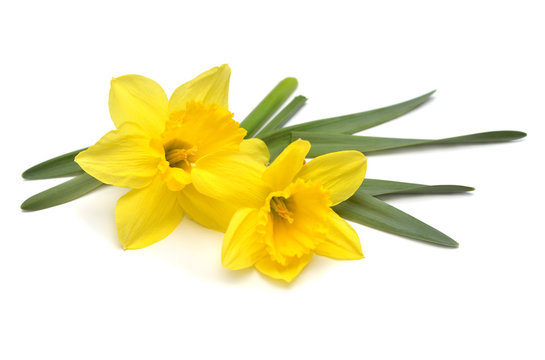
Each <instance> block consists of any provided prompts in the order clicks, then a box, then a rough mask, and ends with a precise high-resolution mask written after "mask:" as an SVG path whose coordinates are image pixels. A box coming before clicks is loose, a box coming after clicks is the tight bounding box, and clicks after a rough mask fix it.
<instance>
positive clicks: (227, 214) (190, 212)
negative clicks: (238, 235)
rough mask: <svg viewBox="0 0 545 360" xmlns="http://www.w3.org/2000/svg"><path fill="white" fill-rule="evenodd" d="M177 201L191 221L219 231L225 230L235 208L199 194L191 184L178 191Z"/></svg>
mask: <svg viewBox="0 0 545 360" xmlns="http://www.w3.org/2000/svg"><path fill="white" fill-rule="evenodd" d="M179 201H180V205H181V206H182V209H183V210H184V213H185V214H186V215H187V216H189V217H190V218H191V219H192V220H193V221H195V222H196V223H198V224H201V225H202V226H205V227H207V228H209V229H212V230H216V231H221V232H225V230H227V227H228V226H229V221H230V220H231V218H232V217H233V214H234V213H235V211H236V210H237V208H236V207H235V206H233V205H232V204H230V203H227V202H223V201H219V200H216V199H213V198H211V197H208V196H206V195H203V194H201V193H200V192H198V191H197V190H196V189H195V187H194V186H193V185H191V184H190V185H187V186H186V187H184V188H183V190H182V191H181V192H180V197H179Z"/></svg>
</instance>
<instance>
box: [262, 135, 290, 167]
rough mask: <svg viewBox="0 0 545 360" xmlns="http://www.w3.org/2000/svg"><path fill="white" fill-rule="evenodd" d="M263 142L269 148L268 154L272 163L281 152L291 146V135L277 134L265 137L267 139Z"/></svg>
mask: <svg viewBox="0 0 545 360" xmlns="http://www.w3.org/2000/svg"><path fill="white" fill-rule="evenodd" d="M263 141H264V142H265V144H267V147H268V148H269V153H270V154H271V157H270V162H273V161H274V159H276V157H277V156H278V155H280V153H281V152H282V150H284V149H285V148H286V146H288V145H289V144H291V133H277V134H274V135H272V136H269V137H267V139H266V140H263Z"/></svg>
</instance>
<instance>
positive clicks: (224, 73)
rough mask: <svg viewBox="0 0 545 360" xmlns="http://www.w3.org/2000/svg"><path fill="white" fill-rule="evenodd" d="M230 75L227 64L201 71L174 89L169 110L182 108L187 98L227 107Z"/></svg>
mask: <svg viewBox="0 0 545 360" xmlns="http://www.w3.org/2000/svg"><path fill="white" fill-rule="evenodd" d="M230 77H231V68H229V66H228V65H222V66H220V67H214V68H212V69H210V70H208V71H205V72H203V73H202V74H200V75H199V76H197V77H196V78H195V79H193V80H191V81H188V82H186V83H185V84H183V85H182V86H180V87H178V88H177V89H176V90H175V91H174V93H173V94H172V96H171V97H170V102H169V105H168V106H169V112H171V113H172V112H176V111H180V110H184V109H185V106H186V104H187V102H188V101H189V100H195V101H200V102H203V103H204V104H218V105H219V106H221V107H223V108H225V109H228V108H229V106H228V94H229V78H230Z"/></svg>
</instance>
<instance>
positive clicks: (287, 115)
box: [254, 95, 307, 136]
mask: <svg viewBox="0 0 545 360" xmlns="http://www.w3.org/2000/svg"><path fill="white" fill-rule="evenodd" d="M306 101H307V98H306V97H304V96H302V95H299V96H296V97H294V98H293V100H292V101H291V102H290V103H289V104H288V105H286V106H285V107H284V108H283V109H282V110H280V112H279V113H278V114H277V115H276V116H275V117H274V118H272V120H271V121H269V123H268V124H267V125H265V127H264V128H263V129H261V130H260V131H258V132H256V133H255V135H254V136H257V135H258V134H266V133H268V132H271V131H273V130H274V129H277V128H279V127H282V126H284V124H286V123H287V122H288V121H289V120H290V119H291V118H292V117H293V116H294V115H295V114H296V113H297V112H298V111H299V110H300V109H301V108H302V107H303V105H305V102H306Z"/></svg>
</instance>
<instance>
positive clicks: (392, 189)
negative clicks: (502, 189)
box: [356, 179, 475, 196]
mask: <svg viewBox="0 0 545 360" xmlns="http://www.w3.org/2000/svg"><path fill="white" fill-rule="evenodd" d="M473 190H475V189H474V188H472V187H469V186H461V185H422V184H413V183H406V182H399V181H389V180H378V179H365V180H363V184H362V185H361V186H360V188H359V189H358V190H357V191H356V193H361V192H363V193H365V194H369V195H373V196H380V195H390V194H453V193H462V192H468V191H473Z"/></svg>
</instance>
